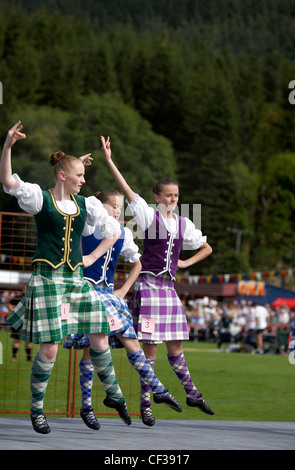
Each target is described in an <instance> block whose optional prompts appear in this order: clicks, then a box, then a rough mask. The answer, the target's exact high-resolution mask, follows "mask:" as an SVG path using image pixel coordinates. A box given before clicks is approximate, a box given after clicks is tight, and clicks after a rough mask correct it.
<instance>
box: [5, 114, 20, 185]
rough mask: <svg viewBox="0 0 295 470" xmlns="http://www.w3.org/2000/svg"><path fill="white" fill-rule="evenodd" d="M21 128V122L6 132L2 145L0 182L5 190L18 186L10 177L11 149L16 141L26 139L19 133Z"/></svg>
mask: <svg viewBox="0 0 295 470" xmlns="http://www.w3.org/2000/svg"><path fill="white" fill-rule="evenodd" d="M22 128H23V126H22V125H21V121H18V122H17V123H16V124H15V125H14V126H13V127H12V128H11V129H10V130H9V131H8V134H7V137H6V139H5V142H4V145H3V150H2V155H1V161H0V181H1V183H2V184H4V186H6V188H7V189H16V188H17V187H18V186H19V182H18V181H17V180H16V179H15V178H14V177H13V176H12V167H11V148H12V146H13V145H14V144H15V142H16V141H17V140H20V139H25V138H26V134H23V133H22V132H21V130H22Z"/></svg>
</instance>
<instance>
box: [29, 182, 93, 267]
mask: <svg viewBox="0 0 295 470" xmlns="http://www.w3.org/2000/svg"><path fill="white" fill-rule="evenodd" d="M42 193H43V207H42V210H41V212H39V214H37V215H35V216H34V219H35V223H36V228H37V240H38V242H37V248H36V252H35V254H34V257H33V260H32V263H36V262H38V261H42V262H44V263H48V264H49V265H50V266H52V267H53V268H54V269H56V268H58V267H59V266H61V265H62V264H67V265H68V266H69V267H70V268H71V269H72V271H75V269H76V268H77V267H78V266H80V265H81V266H82V264H83V263H82V252H81V235H82V231H83V228H84V225H85V221H86V216H87V212H86V207H85V198H84V197H83V196H77V195H73V194H71V198H72V200H73V201H74V203H75V204H76V206H77V212H76V214H73V215H68V214H65V213H63V212H62V211H61V210H60V209H59V208H58V207H57V204H56V201H55V199H54V196H53V194H52V191H51V190H50V189H49V190H48V191H42Z"/></svg>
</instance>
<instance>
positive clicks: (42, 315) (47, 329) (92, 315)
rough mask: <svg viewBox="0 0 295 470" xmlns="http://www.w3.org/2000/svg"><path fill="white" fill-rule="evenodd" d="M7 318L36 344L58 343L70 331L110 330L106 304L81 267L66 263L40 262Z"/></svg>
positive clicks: (25, 338)
mask: <svg viewBox="0 0 295 470" xmlns="http://www.w3.org/2000/svg"><path fill="white" fill-rule="evenodd" d="M64 304H66V306H65V305H64ZM62 306H63V308H64V307H66V309H67V308H69V315H68V319H62V318H61V311H62ZM7 320H8V322H9V323H10V325H11V326H12V327H13V328H15V329H20V328H22V330H21V331H22V337H21V339H22V340H24V341H26V342H33V343H36V344H39V343H58V342H59V341H61V339H62V338H63V336H66V335H68V334H75V333H78V334H83V333H104V334H106V335H109V333H110V328H109V323H108V319H107V314H106V311H105V307H104V306H103V303H102V302H101V300H100V299H99V296H98V294H97V292H96V291H95V290H94V288H93V286H92V285H91V283H90V282H88V281H86V280H85V279H84V278H83V269H82V267H81V266H79V267H78V268H77V269H76V271H74V272H73V271H72V270H71V269H70V268H69V267H68V266H67V265H62V266H61V267H60V268H58V269H52V268H51V266H50V265H48V264H46V263H37V265H35V268H34V271H33V273H32V276H31V278H30V280H29V282H28V286H27V290H26V293H25V295H24V297H23V298H22V300H21V301H20V302H19V303H18V304H17V305H16V307H15V308H14V310H13V311H12V312H11V313H10V315H9V316H8V317H7Z"/></svg>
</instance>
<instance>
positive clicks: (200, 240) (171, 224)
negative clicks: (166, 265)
mask: <svg viewBox="0 0 295 470" xmlns="http://www.w3.org/2000/svg"><path fill="white" fill-rule="evenodd" d="M127 203H128V206H129V208H130V210H131V214H132V216H133V217H134V219H135V220H136V222H137V223H138V224H139V226H140V228H141V230H142V231H143V232H145V230H147V229H148V228H149V227H150V226H151V224H152V222H153V220H154V214H155V209H154V208H153V207H151V206H149V205H148V204H147V202H146V201H145V200H144V199H143V198H142V197H140V196H139V195H138V194H136V200H135V201H132V202H131V203H129V202H128V201H127ZM160 214H161V213H160ZM161 217H162V218H163V221H164V223H165V226H166V228H167V230H168V232H170V233H175V232H176V231H177V227H178V224H177V222H176V214H173V217H171V218H165V217H163V216H162V214H161ZM184 219H185V222H186V226H185V231H184V234H183V236H184V240H183V244H184V245H188V246H189V249H192V250H197V249H199V248H201V246H203V245H204V243H205V242H206V241H207V237H206V236H203V234H202V232H201V230H199V229H197V228H196V227H195V225H194V223H193V222H192V221H191V220H190V219H188V218H187V217H184Z"/></svg>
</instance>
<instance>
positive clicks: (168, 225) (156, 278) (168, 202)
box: [101, 136, 214, 420]
mask: <svg viewBox="0 0 295 470" xmlns="http://www.w3.org/2000/svg"><path fill="white" fill-rule="evenodd" d="M101 142H102V150H103V152H104V156H105V159H106V162H107V164H108V166H109V169H110V171H111V173H112V175H113V177H114V178H115V181H116V183H117V184H118V186H119V187H120V189H121V191H122V192H123V193H124V195H125V196H126V199H127V201H128V206H129V208H130V210H131V214H132V215H133V217H134V219H135V220H136V222H137V223H138V224H139V226H140V229H141V230H142V233H143V239H144V243H143V254H142V257H141V264H142V270H141V273H140V276H139V278H138V280H137V281H136V283H135V286H134V289H133V293H132V295H131V298H130V299H129V301H128V305H129V307H130V310H131V311H132V315H133V325H134V328H135V331H136V333H137V337H138V339H139V341H142V342H143V350H144V352H145V354H146V357H147V358H148V359H149V360H150V362H151V364H153V365H154V363H155V359H156V353H157V343H161V342H165V343H166V347H167V353H168V354H167V358H168V362H169V364H170V365H171V367H172V370H173V371H174V372H175V374H176V376H177V377H178V379H179V380H180V382H181V384H182V386H183V388H184V390H185V393H186V404H187V405H188V406H192V407H196V408H199V409H200V410H201V411H203V412H204V413H206V414H209V415H213V414H214V411H212V410H211V408H210V407H209V406H208V405H207V403H206V402H205V400H204V399H203V398H202V394H201V393H200V392H199V391H198V389H197V387H196V386H195V384H194V383H193V380H192V377H191V375H190V372H189V369H188V366H187V364H186V361H185V357H184V354H183V349H182V341H183V340H187V339H188V328H187V322H186V317H185V313H184V309H183V305H182V303H181V301H180V299H179V297H178V295H177V292H176V290H175V288H174V283H175V279H176V272H177V269H179V268H185V269H187V268H188V267H189V266H191V265H193V264H195V263H197V262H199V261H201V260H203V259H205V258H206V257H207V256H209V255H210V254H211V252H212V248H211V246H210V245H209V244H208V243H207V237H205V236H203V234H202V232H201V231H200V230H198V229H197V228H196V227H195V225H194V224H193V222H192V221H191V220H189V219H188V218H187V217H180V216H178V215H177V214H175V213H174V211H175V209H176V208H177V203H178V198H179V187H178V184H177V183H176V182H175V181H174V180H171V179H170V178H164V179H162V180H160V181H159V182H158V183H156V184H155V185H154V187H153V192H154V198H155V201H156V203H157V209H156V210H155V209H154V208H153V207H150V206H149V205H148V204H147V203H146V201H145V200H144V199H143V198H141V197H140V196H139V195H138V194H136V193H134V192H133V190H132V189H131V188H130V186H129V185H128V183H127V182H126V180H125V179H124V177H123V176H122V174H121V173H120V171H119V170H118V168H117V167H116V165H115V164H114V162H113V160H112V157H111V154H112V152H111V147H110V139H109V137H108V138H107V140H105V138H104V137H103V136H101ZM184 244H186V245H189V246H190V248H191V249H192V250H194V251H195V254H194V255H193V256H191V257H190V258H188V259H186V260H180V259H179V256H180V253H181V250H182V248H183V245H184ZM141 391H142V394H141V406H142V408H143V409H148V410H149V417H148V418H147V419H150V420H153V414H152V409H151V402H150V391H149V387H148V386H147V385H146V384H145V383H144V382H142V383H141Z"/></svg>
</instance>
